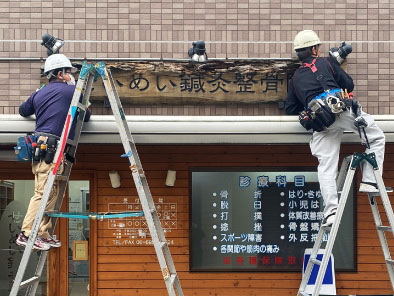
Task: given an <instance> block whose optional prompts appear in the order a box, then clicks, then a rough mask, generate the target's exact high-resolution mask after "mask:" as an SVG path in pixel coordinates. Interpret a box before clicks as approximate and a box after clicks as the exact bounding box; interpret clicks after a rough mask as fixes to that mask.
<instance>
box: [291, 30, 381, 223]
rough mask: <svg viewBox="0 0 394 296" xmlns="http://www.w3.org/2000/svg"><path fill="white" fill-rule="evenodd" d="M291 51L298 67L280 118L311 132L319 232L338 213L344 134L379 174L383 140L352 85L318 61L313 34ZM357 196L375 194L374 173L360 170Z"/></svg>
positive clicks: (304, 34)
mask: <svg viewBox="0 0 394 296" xmlns="http://www.w3.org/2000/svg"><path fill="white" fill-rule="evenodd" d="M294 50H295V51H296V54H297V56H298V57H299V59H300V60H301V62H302V65H301V66H300V67H299V68H298V69H297V70H296V71H295V73H294V75H293V77H292V79H290V81H289V86H288V96H287V99H286V103H285V112H286V113H287V114H289V115H298V114H299V119H300V123H301V124H302V126H303V127H305V128H306V129H307V130H309V129H313V135H312V139H311V142H310V148H311V152H312V155H314V156H315V157H317V159H318V161H319V166H318V178H319V183H320V189H321V193H322V196H323V199H324V202H325V208H324V211H323V214H324V220H323V222H322V225H323V226H330V225H331V224H332V223H333V222H334V219H335V214H336V211H337V207H338V193H337V186H336V177H337V172H338V160H339V149H340V144H341V137H342V134H343V132H344V131H345V130H346V131H353V132H354V133H357V134H359V132H360V129H363V130H364V131H365V134H364V136H363V137H362V142H363V143H365V144H367V149H366V153H372V152H374V153H375V155H376V160H377V163H378V166H379V168H380V170H381V172H382V170H383V159H384V147H385V136H384V133H383V132H382V130H381V129H380V128H379V127H378V126H377V125H376V123H375V122H374V120H373V118H372V116H370V115H369V114H366V113H365V112H363V111H362V110H361V106H360V105H359V104H358V102H357V101H356V100H354V99H353V97H352V95H350V96H349V95H348V93H351V92H352V91H353V88H354V84H353V79H352V78H351V77H350V76H349V75H348V74H347V73H346V72H345V71H344V70H343V69H342V68H341V67H340V65H339V63H337V62H336V61H335V60H334V59H332V58H330V57H329V58H322V57H320V55H321V52H320V51H321V41H320V39H319V36H317V34H316V33H315V32H314V31H312V30H304V31H301V32H299V33H298V34H297V35H296V36H295V38H294ZM362 171H363V178H362V181H361V185H360V192H378V189H377V185H376V180H375V176H374V174H373V168H372V167H371V166H370V165H367V164H366V163H365V162H364V163H363V164H362Z"/></svg>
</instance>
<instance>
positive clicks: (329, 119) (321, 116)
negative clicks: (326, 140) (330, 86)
mask: <svg viewBox="0 0 394 296" xmlns="http://www.w3.org/2000/svg"><path fill="white" fill-rule="evenodd" d="M308 107H309V108H310V109H311V117H312V121H313V122H314V123H315V124H316V126H319V129H320V130H316V131H322V130H323V129H324V128H327V127H330V126H331V125H332V124H333V123H334V122H335V119H336V117H335V114H334V113H332V111H331V109H330V107H328V106H327V105H325V104H324V103H321V102H318V101H317V100H312V101H310V102H309V104H308Z"/></svg>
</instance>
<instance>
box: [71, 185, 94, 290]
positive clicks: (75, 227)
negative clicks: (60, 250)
mask: <svg viewBox="0 0 394 296" xmlns="http://www.w3.org/2000/svg"><path fill="white" fill-rule="evenodd" d="M89 192H90V191H89V181H70V182H69V199H68V207H69V212H74V213H86V212H89V200H90V199H89V197H90V194H89ZM88 250H89V220H86V219H68V295H69V296H88V295H89V252H88Z"/></svg>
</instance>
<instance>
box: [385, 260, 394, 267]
mask: <svg viewBox="0 0 394 296" xmlns="http://www.w3.org/2000/svg"><path fill="white" fill-rule="evenodd" d="M386 263H387V264H390V265H392V266H394V260H393V259H386Z"/></svg>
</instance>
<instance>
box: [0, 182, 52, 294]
mask: <svg viewBox="0 0 394 296" xmlns="http://www.w3.org/2000/svg"><path fill="white" fill-rule="evenodd" d="M33 192H34V181H33V180H0V236H1V238H2V239H1V240H0V283H1V284H0V295H8V294H9V292H10V291H11V287H12V283H13V280H14V278H15V275H16V273H17V271H18V267H19V263H20V260H21V258H22V255H23V251H24V248H23V247H20V246H18V245H16V243H15V241H16V237H17V235H18V234H19V232H20V230H21V227H22V221H23V218H24V216H25V214H26V210H27V207H28V206H29V202H30V198H31V197H32V196H33ZM39 255H40V252H33V254H32V255H31V260H30V262H29V264H28V267H27V269H26V272H25V279H26V278H30V277H32V276H33V275H34V271H35V267H36V265H37V262H38V259H39ZM46 281H47V279H46V266H45V267H44V271H43V273H42V277H41V280H40V284H39V285H38V289H37V293H36V295H46Z"/></svg>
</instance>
